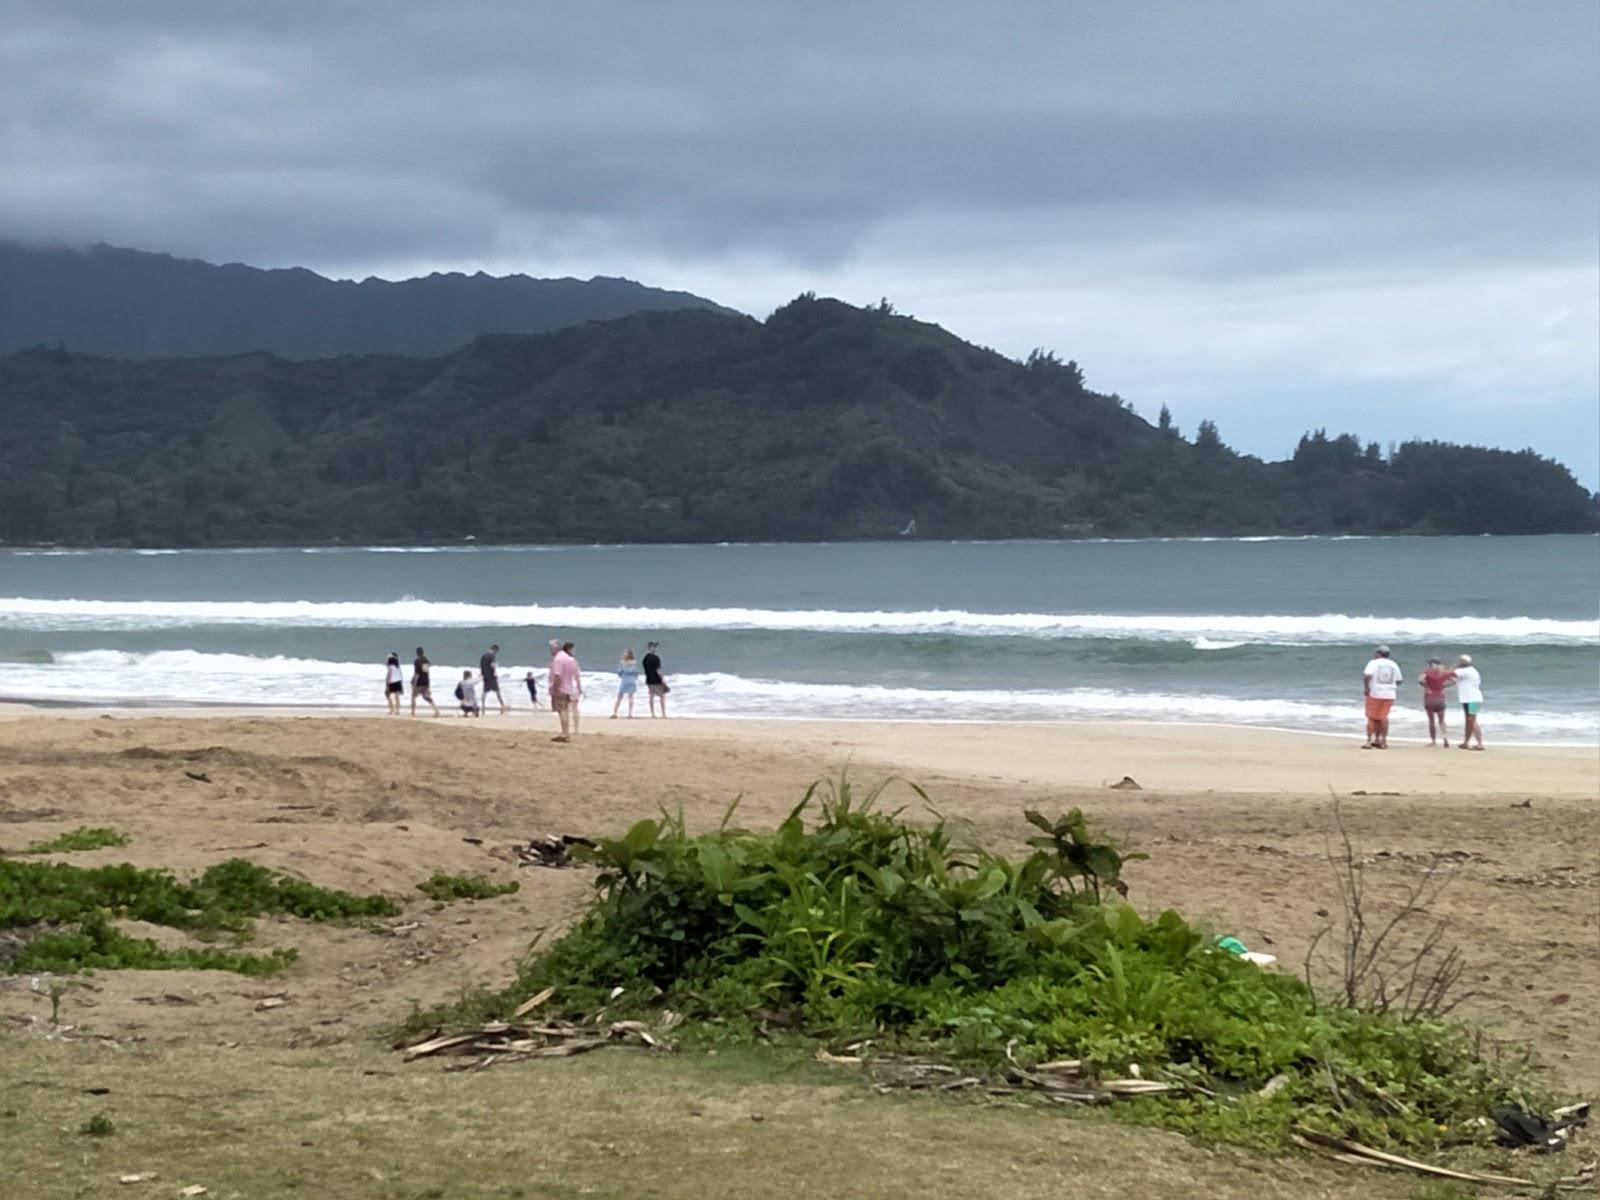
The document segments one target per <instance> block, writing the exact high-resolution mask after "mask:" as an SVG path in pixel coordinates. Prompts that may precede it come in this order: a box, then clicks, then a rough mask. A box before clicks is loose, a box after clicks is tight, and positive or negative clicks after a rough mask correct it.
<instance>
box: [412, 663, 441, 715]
mask: <svg viewBox="0 0 1600 1200" xmlns="http://www.w3.org/2000/svg"><path fill="white" fill-rule="evenodd" d="M432 668H433V664H432V663H431V662H429V661H428V656H427V655H426V654H424V653H423V652H422V647H421V646H418V647H417V657H416V658H414V659H412V660H411V715H412V716H413V717H414V716H416V715H417V697H418V696H421V697H422V698H423V699H424V700H426V701H427V702H428V707H429V708H431V709H433V715H434V716H436V717H437V716H438V715H439V706H438V705H437V704H435V703H434V702H433V687H432V685H431V684H430V683H429V682H428V672H429V671H430V670H431V669H432Z"/></svg>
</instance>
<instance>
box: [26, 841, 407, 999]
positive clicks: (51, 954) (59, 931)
mask: <svg viewBox="0 0 1600 1200" xmlns="http://www.w3.org/2000/svg"><path fill="white" fill-rule="evenodd" d="M399 911H400V910H399V908H398V907H397V906H396V905H395V903H394V901H392V900H390V899H389V898H388V897H386V896H378V895H373V896H357V895H353V894H352V893H350V892H343V891H338V890H336V889H333V888H323V887H317V886H316V885H315V884H310V883H306V882H305V881H304V880H300V879H293V878H291V877H289V876H286V875H280V874H279V873H277V872H275V871H272V870H269V869H268V868H266V867H263V866H259V865H257V864H256V863H252V862H249V861H248V860H246V859H242V858H234V859H229V860H228V861H226V862H222V863H218V864H216V865H215V866H213V867H210V868H208V869H207V870H206V871H205V872H203V873H202V874H201V875H200V876H199V877H198V878H196V879H194V880H192V881H191V882H188V883H183V882H180V881H179V880H178V879H177V877H176V876H175V875H173V873H172V872H170V871H163V870H153V869H148V868H142V867H135V866H132V865H131V864H128V863H121V864H119V865H116V866H108V867H75V866H71V865H69V864H66V863H24V862H15V861H0V930H4V929H26V930H28V931H29V932H30V933H32V934H33V936H31V937H28V938H27V939H26V940H25V941H22V942H21V943H20V945H19V946H18V948H16V949H15V950H14V951H13V952H11V953H9V954H8V955H6V956H5V957H0V970H3V971H7V972H10V973H13V974H15V973H19V972H23V971H77V970H85V969H91V968H122V969H144V970H154V969H162V968H197V969H212V970H226V971H236V972H239V973H240V974H245V975H262V974H270V973H272V972H274V971H279V970H282V969H283V968H284V967H286V966H288V965H289V964H290V963H292V962H293V961H294V959H295V953H294V951H293V950H275V951H273V952H272V953H270V954H266V955H252V954H242V953H238V952H233V951H225V950H219V949H213V948H209V947H207V948H180V949H171V950H169V949H164V948H162V947H160V946H158V945H157V944H156V943H155V942H154V941H152V940H150V939H149V938H135V937H129V936H128V935H126V934H123V933H121V932H120V931H119V930H117V929H116V928H115V927H114V926H113V925H112V924H111V920H112V919H113V918H122V919H132V920H140V921H148V922H150V923H152V924H156V925H166V926H168V927H171V928H174V929H187V930H196V931H200V932H219V931H220V932H231V933H234V934H237V935H239V936H241V937H243V936H245V935H247V934H248V933H249V931H250V928H251V918H252V917H258V916H263V915H285V916H293V917H300V918H303V919H306V920H313V921H323V920H344V919H349V918H354V917H382V916H394V915H395V914H397V913H398V912H399Z"/></svg>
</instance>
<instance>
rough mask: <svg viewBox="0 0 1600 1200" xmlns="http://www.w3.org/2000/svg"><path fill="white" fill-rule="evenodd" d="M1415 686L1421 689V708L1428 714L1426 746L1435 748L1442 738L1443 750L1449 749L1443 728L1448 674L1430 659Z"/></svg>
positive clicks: (1442, 666)
mask: <svg viewBox="0 0 1600 1200" xmlns="http://www.w3.org/2000/svg"><path fill="white" fill-rule="evenodd" d="M1417 686H1418V687H1420V688H1421V689H1422V707H1423V709H1424V711H1426V712H1427V714H1428V744H1429V745H1430V746H1437V745H1438V744H1439V740H1440V739H1441V738H1442V739H1443V740H1444V748H1445V749H1446V750H1448V749H1450V735H1449V734H1448V733H1447V732H1446V731H1445V727H1444V690H1445V688H1447V687H1449V686H1450V672H1449V671H1446V670H1445V669H1444V664H1443V663H1441V662H1440V661H1439V660H1438V659H1437V658H1430V659H1429V660H1428V667H1427V669H1426V670H1425V671H1423V672H1422V678H1420V679H1418V680H1417Z"/></svg>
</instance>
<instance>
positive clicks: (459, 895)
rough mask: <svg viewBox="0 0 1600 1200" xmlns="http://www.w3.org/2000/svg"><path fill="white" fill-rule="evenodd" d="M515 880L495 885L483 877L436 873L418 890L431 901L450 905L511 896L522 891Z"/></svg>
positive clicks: (418, 885)
mask: <svg viewBox="0 0 1600 1200" xmlns="http://www.w3.org/2000/svg"><path fill="white" fill-rule="evenodd" d="M520 887H521V885H520V884H518V883H517V882H516V881H515V880H512V881H511V882H509V883H495V882H494V881H493V880H492V879H489V878H487V877H485V876H483V875H449V874H446V873H445V872H443V871H435V872H434V873H433V874H432V875H430V876H429V877H428V878H427V879H425V880H423V881H422V882H421V883H419V884H417V890H418V891H419V892H421V893H422V894H423V895H424V896H426V897H428V899H430V900H439V901H442V902H446V903H448V902H449V901H451V900H492V899H494V898H495V897H496V896H510V895H513V894H514V893H516V892H517V891H518V890H519V889H520Z"/></svg>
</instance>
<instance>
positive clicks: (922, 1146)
mask: <svg viewBox="0 0 1600 1200" xmlns="http://www.w3.org/2000/svg"><path fill="white" fill-rule="evenodd" d="M795 1058H796V1056H795V1055H791V1054H788V1053H787V1052H784V1051H775V1050H771V1049H768V1048H756V1049H748V1050H731V1049H724V1050H723V1051H722V1052H721V1053H719V1054H717V1055H715V1056H709V1055H704V1054H677V1055H657V1054H648V1053H645V1052H642V1051H628V1050H617V1051H609V1052H605V1053H596V1054H589V1055H584V1056H581V1057H579V1058H575V1059H570V1060H562V1061H544V1062H526V1063H519V1064H515V1065H508V1066H500V1067H495V1068H493V1069H491V1070H487V1071H468V1072H451V1071H444V1070H441V1069H440V1064H439V1063H437V1062H435V1061H432V1060H426V1059H424V1060H421V1061H418V1062H416V1063H412V1064H409V1065H406V1066H401V1065H400V1064H399V1063H398V1062H397V1058H396V1056H395V1055H394V1054H393V1053H392V1052H391V1051H390V1050H388V1049H387V1047H381V1046H378V1045H375V1044H373V1043H371V1042H369V1041H365V1040H357V1041H353V1042H346V1043H341V1044H338V1045H330V1046H321V1045H319V1046H314V1047H304V1048H301V1049H297V1050H285V1049H284V1048H283V1047H282V1046H281V1045H271V1046H267V1045H261V1046H255V1045H248V1044H247V1045H244V1046H238V1047H231V1048H230V1047H223V1046H220V1045H218V1044H217V1043H216V1042H215V1041H213V1040H210V1039H200V1038H191V1039H189V1040H187V1041H185V1042H182V1043H175V1042H165V1041H156V1040H154V1039H152V1040H151V1041H150V1042H146V1043H135V1044H132V1045H128V1046H127V1047H126V1048H125V1049H124V1050H123V1051H120V1052H117V1053H114V1054H111V1053H107V1052H106V1051H105V1049H104V1048H103V1047H100V1046H97V1045H89V1044H84V1043H72V1042H65V1041H47V1040H45V1039H43V1038H38V1037H25V1036H20V1035H16V1034H12V1033H10V1032H8V1031H6V1030H5V1029H4V1028H0V1092H3V1093H4V1094H5V1095H6V1096H7V1097H8V1099H6V1100H4V1101H0V1147H3V1149H0V1161H3V1162H5V1163H6V1165H7V1175H6V1189H7V1190H6V1191H5V1194H6V1195H8V1196H9V1195H15V1196H18V1197H24V1196H25V1197H27V1198H28V1200H71V1198H72V1197H82V1196H84V1195H91V1196H97V1197H98V1196H126V1195H135V1194H137V1195H139V1196H147V1197H155V1196H161V1197H171V1196H174V1195H176V1193H177V1192H178V1190H179V1189H180V1188H182V1187H184V1186H186V1185H189V1184H200V1185H203V1186H205V1187H207V1188H209V1189H210V1193H209V1194H210V1196H213V1197H231V1196H237V1197H272V1198H279V1197H291V1196H305V1197H337V1198H338V1200H422V1198H423V1197H425V1196H429V1195H440V1196H443V1197H445V1198H446V1200H546V1198H552V1200H553V1198H557V1197H559V1198H561V1200H578V1198H580V1197H583V1198H587V1200H646V1198H649V1197H656V1198H659V1200H668V1198H674V1197H686V1196H690V1197H695V1198H696V1200H790V1198H792V1197H795V1196H797V1195H800V1194H803V1195H804V1196H805V1198H806V1200H873V1198H898V1197H902V1196H906V1195H908V1194H914V1195H915V1196H916V1197H917V1200H1059V1198H1060V1197H1062V1196H1063V1195H1068V1196H1071V1197H1072V1200H1129V1198H1130V1197H1169V1196H1204V1197H1206V1198H1207V1200H1307V1198H1309V1197H1315V1198H1316V1200H1411V1195H1412V1191H1413V1189H1414V1188H1415V1182H1414V1181H1413V1180H1408V1179H1406V1178H1404V1177H1399V1176H1393V1175H1391V1174H1390V1173H1388V1172H1382V1171H1362V1170H1360V1169H1359V1168H1350V1167H1343V1166H1339V1165H1337V1164H1331V1163H1327V1162H1323V1161H1321V1160H1318V1159H1312V1158H1309V1157H1305V1156H1295V1157H1290V1158H1285V1159H1279V1160H1277V1161H1275V1162H1263V1161H1261V1160H1260V1159H1258V1158H1255V1157H1253V1156H1246V1155H1244V1154H1242V1153H1238V1152H1232V1151H1227V1150H1211V1149H1201V1148H1197V1147H1194V1146H1190V1145H1186V1144H1185V1143H1184V1142H1183V1141H1181V1140H1180V1139H1178V1138H1175V1137H1173V1136H1171V1135H1169V1134H1166V1133H1162V1132H1158V1131H1154V1130H1148V1129H1131V1128H1126V1127H1120V1126H1117V1125H1113V1124H1111V1123H1110V1122H1108V1121H1105V1120H1102V1119H1098V1118H1096V1117H1094V1116H1092V1115H1091V1116H1089V1117H1088V1118H1087V1119H1080V1120H1063V1119H1061V1116H1060V1114H1059V1113H1058V1112H1056V1111H1054V1110H1052V1111H1050V1112H1043V1111H1040V1110H1038V1109H1020V1108H1015V1107H1012V1106H1010V1105H1009V1104H1002V1105H998V1106H995V1105H987V1104H984V1103H981V1102H978V1101H975V1100H973V1099H970V1098H969V1099H957V1098H950V1097H947V1098H942V1099H935V1098H931V1097H922V1096H875V1095H873V1094H872V1093H871V1092H869V1091H868V1090H867V1089H866V1088H864V1087H863V1086H862V1084H861V1081H860V1079H859V1077H858V1076H857V1075H856V1074H855V1073H853V1072H846V1071H839V1070H825V1069H823V1068H821V1067H819V1066H817V1065H815V1064H807V1063H805V1062H803V1061H802V1062H796V1061H795ZM91 1087H101V1088H109V1089H110V1091H109V1094H107V1095H104V1096H88V1095H85V1094H84V1092H85V1089H87V1088H91ZM12 1098H14V1099H12ZM96 1112H104V1113H105V1114H106V1115H107V1116H108V1117H109V1118H111V1119H112V1120H113V1121H114V1122H115V1123H116V1129H117V1132H116V1136H114V1137H111V1138H104V1139H100V1138H90V1137H83V1136H79V1134H78V1133H77V1130H78V1128H79V1126H80V1125H81V1124H82V1123H83V1122H84V1121H85V1120H86V1119H87V1118H89V1117H90V1116H91V1115H92V1114H94V1113H96ZM756 1116H760V1117H761V1118H762V1120H759V1121H757V1120H754V1119H753V1118H754V1117H756ZM530 1131H537V1135H536V1136H531V1135H530ZM508 1146H509V1147H516V1148H517V1149H516V1151H515V1152H514V1153H511V1152H507V1151H505V1149H504V1148H505V1147H508ZM1556 1157H1559V1156H1556ZM1545 1165H1546V1166H1547V1167H1549V1168H1550V1169H1552V1170H1556V1169H1559V1167H1560V1166H1561V1165H1562V1164H1559V1163H1547V1164H1545ZM131 1172H141V1173H142V1172H154V1173H155V1175H156V1177H157V1178H156V1181H155V1182H154V1183H151V1184H146V1185H144V1186H143V1187H119V1186H118V1185H117V1183H116V1182H115V1181H116V1178H117V1177H118V1176H119V1175H121V1174H124V1173H131ZM1515 1173H1518V1174H1521V1173H1522V1172H1515ZM802 1185H803V1186H802Z"/></svg>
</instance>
